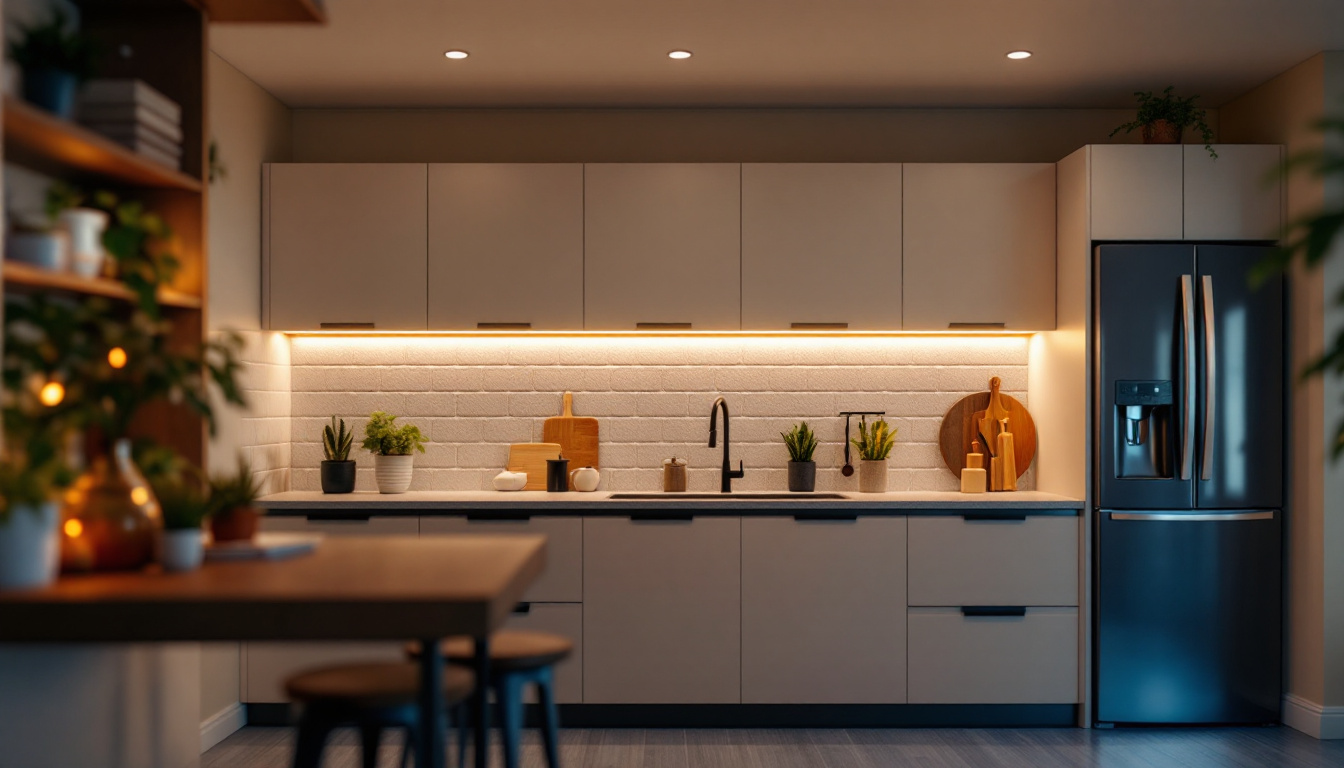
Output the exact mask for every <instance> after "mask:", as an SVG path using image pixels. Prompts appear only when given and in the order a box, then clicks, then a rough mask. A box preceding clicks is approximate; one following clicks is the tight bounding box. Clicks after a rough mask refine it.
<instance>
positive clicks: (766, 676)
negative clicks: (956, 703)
mask: <svg viewBox="0 0 1344 768" xmlns="http://www.w3.org/2000/svg"><path fill="white" fill-rule="evenodd" d="M905 582H906V519H905V518H904V517H862V518H859V519H857V520H824V521H823V520H798V519H794V518H792V517H750V518H743V520H742V702H743V703H744V704H899V703H902V702H904V701H905V700H906V682H905V676H906V671H905V645H906V602H905V591H906V583H905Z"/></svg>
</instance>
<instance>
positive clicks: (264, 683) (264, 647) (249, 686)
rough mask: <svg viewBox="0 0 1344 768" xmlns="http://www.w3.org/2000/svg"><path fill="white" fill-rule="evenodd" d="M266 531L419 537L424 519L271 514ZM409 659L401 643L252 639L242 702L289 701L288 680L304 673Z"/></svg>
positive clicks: (246, 649)
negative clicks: (334, 666)
mask: <svg viewBox="0 0 1344 768" xmlns="http://www.w3.org/2000/svg"><path fill="white" fill-rule="evenodd" d="M261 527H262V530H264V531H272V532H276V531H280V532H285V533H291V532H292V533H321V534H323V535H324V536H416V535H418V534H419V531H420V519H419V518H416V517H370V518H368V519H366V520H308V519H307V518H304V517H288V516H286V517H280V516H273V517H271V516H268V517H263V518H262V519H261ZM319 546H320V545H319ZM404 658H405V649H404V648H403V645H402V644H401V643H387V642H373V643H352V642H329V643H266V642H255V641H248V642H245V643H243V650H242V678H243V679H242V691H241V695H242V700H243V702H244V703H248V704H279V703H283V702H286V701H288V700H289V699H288V697H287V696H285V678H287V677H289V676H290V675H293V674H294V673H296V672H299V671H301V670H304V669H309V668H312V667H320V666H324V665H326V664H341V663H344V662H348V661H399V660H401V659H404Z"/></svg>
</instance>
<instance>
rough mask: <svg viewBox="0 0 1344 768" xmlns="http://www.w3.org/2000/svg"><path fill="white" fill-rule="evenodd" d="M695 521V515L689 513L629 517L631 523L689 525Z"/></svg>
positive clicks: (663, 513)
mask: <svg viewBox="0 0 1344 768" xmlns="http://www.w3.org/2000/svg"><path fill="white" fill-rule="evenodd" d="M694 519H695V515H694V514H692V513H690V512H658V513H655V514H651V515H631V516H630V522H632V523H669V522H675V523H689V522H690V521H691V520H694Z"/></svg>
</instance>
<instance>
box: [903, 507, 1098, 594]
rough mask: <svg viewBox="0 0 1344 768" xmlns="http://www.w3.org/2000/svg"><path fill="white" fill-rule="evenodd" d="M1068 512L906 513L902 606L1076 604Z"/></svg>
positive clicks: (1074, 534)
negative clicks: (906, 584) (1001, 516)
mask: <svg viewBox="0 0 1344 768" xmlns="http://www.w3.org/2000/svg"><path fill="white" fill-rule="evenodd" d="M1078 525H1079V519H1078V518H1076V517H1028V518H1026V519H1025V520H976V519H966V518H963V517H912V518H910V592H909V598H910V605H921V606H953V607H956V606H962V605H1039V606H1047V605H1058V606H1076V605H1078V568H1079V565H1078Z"/></svg>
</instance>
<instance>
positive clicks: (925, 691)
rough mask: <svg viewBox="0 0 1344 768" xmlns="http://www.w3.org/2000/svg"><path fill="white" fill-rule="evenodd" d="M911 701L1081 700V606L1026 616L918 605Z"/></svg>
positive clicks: (913, 628) (912, 627) (1031, 610)
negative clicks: (980, 612)
mask: <svg viewBox="0 0 1344 768" xmlns="http://www.w3.org/2000/svg"><path fill="white" fill-rule="evenodd" d="M909 621H910V647H909V666H910V688H909V690H910V699H909V700H910V703H911V704H1072V703H1075V702H1077V701H1078V609H1077V608H1028V609H1027V610H1026V613H1025V615H1022V616H974V615H965V614H963V612H962V610H961V609H959V608H911V609H910V612H909Z"/></svg>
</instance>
